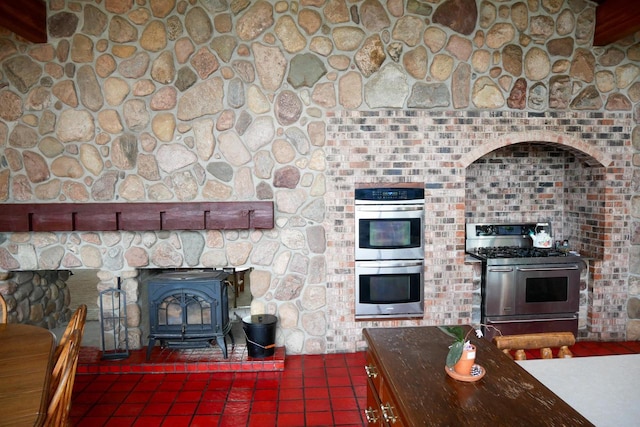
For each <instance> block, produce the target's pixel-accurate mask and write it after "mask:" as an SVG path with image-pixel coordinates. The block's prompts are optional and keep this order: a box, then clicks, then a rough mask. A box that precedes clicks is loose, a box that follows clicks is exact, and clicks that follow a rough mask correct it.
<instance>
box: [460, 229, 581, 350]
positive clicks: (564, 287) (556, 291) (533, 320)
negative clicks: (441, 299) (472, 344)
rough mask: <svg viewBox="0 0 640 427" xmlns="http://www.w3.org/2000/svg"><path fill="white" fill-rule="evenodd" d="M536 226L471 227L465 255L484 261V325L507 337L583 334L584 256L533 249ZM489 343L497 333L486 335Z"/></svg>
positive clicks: (553, 249)
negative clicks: (580, 321)
mask: <svg viewBox="0 0 640 427" xmlns="http://www.w3.org/2000/svg"><path fill="white" fill-rule="evenodd" d="M535 226H536V224H467V226H466V233H467V239H466V251H467V253H469V254H470V255H472V256H474V257H475V258H478V259H479V260H481V261H482V306H481V317H482V319H481V320H482V323H484V324H488V325H493V326H495V327H496V328H498V329H499V330H500V332H501V333H502V334H504V335H510V334H520V333H537V332H559V331H570V332H573V333H574V335H575V334H577V332H578V310H579V305H580V272H581V269H582V268H584V266H585V264H584V262H583V260H582V259H581V258H580V256H578V255H575V254H571V253H567V252H563V251H560V250H557V249H556V248H548V249H541V248H534V247H532V239H531V237H530V233H531V231H532V230H534V229H535ZM486 332H487V334H486V335H487V338H489V339H490V338H492V337H493V336H494V335H495V334H496V332H495V331H494V330H493V329H491V328H489V329H487V330H486Z"/></svg>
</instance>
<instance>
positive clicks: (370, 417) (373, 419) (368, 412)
mask: <svg viewBox="0 0 640 427" xmlns="http://www.w3.org/2000/svg"><path fill="white" fill-rule="evenodd" d="M364 416H365V417H367V422H368V423H369V424H373V423H377V422H378V420H380V418H378V410H377V409H373V408H372V407H371V406H369V408H368V409H365V410H364Z"/></svg>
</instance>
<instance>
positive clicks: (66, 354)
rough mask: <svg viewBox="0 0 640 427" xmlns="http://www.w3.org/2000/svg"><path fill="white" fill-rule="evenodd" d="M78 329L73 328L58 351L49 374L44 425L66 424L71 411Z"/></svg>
mask: <svg viewBox="0 0 640 427" xmlns="http://www.w3.org/2000/svg"><path fill="white" fill-rule="evenodd" d="M81 335H82V334H81V332H80V331H79V330H73V331H72V332H71V333H70V334H69V336H67V339H66V340H65V343H64V345H63V347H62V349H61V351H60V355H59V357H58V359H57V361H56V364H55V366H54V368H53V372H52V375H51V389H50V392H49V395H50V399H49V406H48V408H47V416H46V418H45V422H44V425H45V426H46V427H62V426H66V425H68V422H69V413H70V412H71V397H72V394H73V384H74V382H75V376H76V370H77V367H78V356H79V354H80V344H81V342H82V336H81Z"/></svg>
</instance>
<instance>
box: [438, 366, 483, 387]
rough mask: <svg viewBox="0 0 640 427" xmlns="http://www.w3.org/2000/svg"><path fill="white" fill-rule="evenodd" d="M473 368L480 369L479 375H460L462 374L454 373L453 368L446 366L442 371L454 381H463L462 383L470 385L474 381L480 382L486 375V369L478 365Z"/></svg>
mask: <svg viewBox="0 0 640 427" xmlns="http://www.w3.org/2000/svg"><path fill="white" fill-rule="evenodd" d="M473 366H477V367H478V368H480V373H479V374H477V375H462V374H459V373H457V372H456V371H454V370H453V368H450V367H448V366H446V365H445V367H444V371H445V372H446V373H447V375H449V376H450V377H451V378H453V379H454V380H458V381H464V382H467V383H472V382H476V381H478V380H480V379H481V378H482V377H484V374H486V373H487V371H486V369H484V368H483V367H482V366H480V365H473Z"/></svg>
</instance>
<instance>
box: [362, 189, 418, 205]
mask: <svg viewBox="0 0 640 427" xmlns="http://www.w3.org/2000/svg"><path fill="white" fill-rule="evenodd" d="M355 199H356V202H357V201H358V200H373V201H385V202H386V201H389V202H393V201H405V200H422V199H424V189H422V188H359V189H356V194H355Z"/></svg>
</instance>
